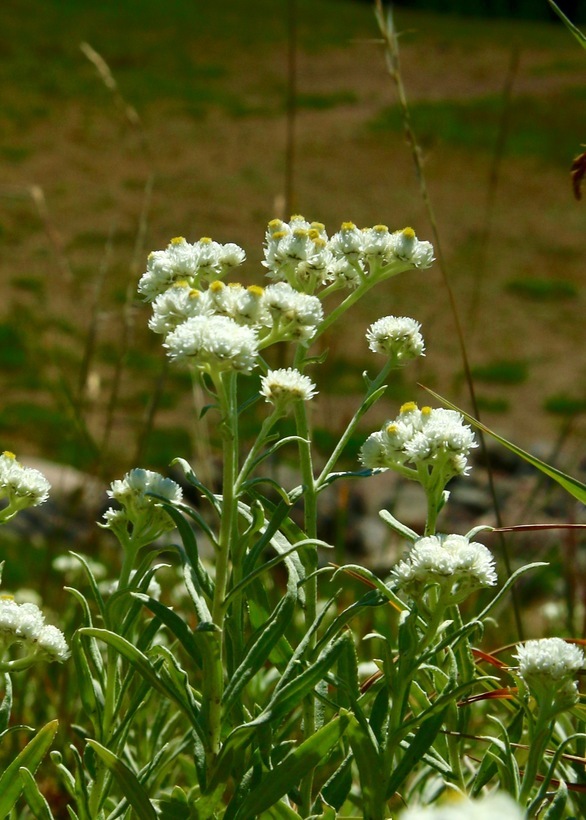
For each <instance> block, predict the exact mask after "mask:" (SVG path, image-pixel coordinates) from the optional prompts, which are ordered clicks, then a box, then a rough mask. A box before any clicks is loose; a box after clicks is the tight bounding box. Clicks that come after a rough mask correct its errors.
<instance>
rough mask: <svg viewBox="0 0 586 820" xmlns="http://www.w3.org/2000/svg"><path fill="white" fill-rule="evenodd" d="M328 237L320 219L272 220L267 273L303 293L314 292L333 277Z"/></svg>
mask: <svg viewBox="0 0 586 820" xmlns="http://www.w3.org/2000/svg"><path fill="white" fill-rule="evenodd" d="M327 239H328V237H327V234H326V232H325V228H324V226H323V225H322V224H321V223H320V222H307V221H306V220H305V219H304V218H303V217H302V216H298V215H297V216H292V217H291V219H290V221H289V222H283V221H282V220H280V219H274V220H272V222H269V225H268V228H267V232H266V234H265V249H264V251H265V261H264V262H263V265H264V266H265V267H266V268H267V269H268V274H267V275H268V276H269V278H270V279H273V280H275V281H278V282H288V283H289V284H290V285H291V286H292V287H294V288H295V289H296V290H299V291H301V292H304V293H313V292H314V290H315V289H316V288H317V287H319V286H322V285H324V284H325V283H326V282H327V281H328V280H329V279H331V267H332V263H333V256H332V253H331V251H330V249H329V248H328V243H327Z"/></svg>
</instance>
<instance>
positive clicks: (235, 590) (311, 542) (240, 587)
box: [224, 538, 332, 605]
mask: <svg viewBox="0 0 586 820" xmlns="http://www.w3.org/2000/svg"><path fill="white" fill-rule="evenodd" d="M307 546H316V547H324V548H325V549H332V546H331V544H328V543H326V542H325V541H320V540H319V539H317V538H305V539H304V540H303V541H299V542H298V543H297V544H293V546H291V547H289V548H288V549H285V550H283V551H282V552H279V554H278V555H276V556H275V557H274V558H271V559H270V561H266V562H265V563H263V564H262V566H260V567H257V568H256V569H255V570H253V572H250V573H249V574H248V575H247V576H246V577H245V578H243V579H242V581H240V582H239V583H238V584H236V586H234V587H232V589H231V590H230V593H229V595H228V596H227V598H226V600H225V602H224V605H226V604H227V603H228V602H229V601H230V600H231V599H232V598H234V597H236V596H237V595H240V594H241V593H242V592H243V591H244V589H245V588H246V587H247V586H248V584H250V583H251V582H252V581H254V579H255V578H258V577H259V576H260V575H262V574H263V573H264V572H267V570H270V569H272V568H273V567H276V566H277V564H280V563H281V561H283V560H284V559H285V558H287V557H288V556H289V555H291V554H292V553H294V552H297V551H298V550H300V549H303V548H304V547H307Z"/></svg>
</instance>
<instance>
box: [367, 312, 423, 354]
mask: <svg viewBox="0 0 586 820" xmlns="http://www.w3.org/2000/svg"><path fill="white" fill-rule="evenodd" d="M420 329H421V325H420V324H419V322H416V321H415V319H411V318H409V317H408V316H383V317H382V318H381V319H378V320H377V321H376V322H374V323H373V324H372V325H371V326H370V327H369V328H368V331H367V333H366V340H367V342H368V346H369V348H370V349H371V350H372V352H373V353H382V354H383V355H385V356H389V357H393V358H394V359H395V361H396V363H397V364H406V363H407V362H409V361H411V360H412V359H415V358H417V356H423V355H424V351H425V344H424V342H423V336H422V335H421V333H420V332H419V331H420Z"/></svg>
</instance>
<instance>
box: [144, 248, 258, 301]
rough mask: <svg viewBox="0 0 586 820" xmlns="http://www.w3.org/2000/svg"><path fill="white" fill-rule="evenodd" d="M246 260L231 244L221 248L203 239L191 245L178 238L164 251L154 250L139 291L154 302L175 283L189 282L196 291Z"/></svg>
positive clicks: (240, 251)
mask: <svg viewBox="0 0 586 820" xmlns="http://www.w3.org/2000/svg"><path fill="white" fill-rule="evenodd" d="M245 258H246V254H245V253H244V251H243V250H242V248H241V247H239V246H238V245H235V244H234V243H232V242H230V243H228V244H226V245H221V244H220V243H219V242H214V241H213V240H212V239H210V238H209V237H207V236H204V237H202V238H201V239H200V240H199V241H198V242H194V243H193V244H191V243H189V242H187V240H186V239H184V237H182V236H178V237H175V239H172V240H171V242H170V243H169V245H168V246H167V248H166V249H165V250H164V251H153V252H152V253H151V254H150V255H149V258H148V260H147V269H146V272H145V273H144V274H143V275H142V277H141V279H140V282H139V283H138V290H139V292H140V293H141V294H142V295H143V296H144V298H145V299H146V300H147V301H149V302H152V301H153V299H155V298H156V297H157V296H158V295H159V294H161V293H164V292H165V291H166V290H168V289H169V288H170V287H172V286H173V285H174V284H175V283H176V282H179V281H186V282H187V283H188V284H189V285H190V286H191V287H193V288H197V287H201V285H204V284H208V283H209V282H213V281H214V280H216V279H221V278H222V277H223V276H225V275H226V273H228V271H230V270H232V268H235V267H237V266H238V265H241V264H242V262H244V259H245Z"/></svg>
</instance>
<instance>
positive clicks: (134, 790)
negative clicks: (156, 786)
mask: <svg viewBox="0 0 586 820" xmlns="http://www.w3.org/2000/svg"><path fill="white" fill-rule="evenodd" d="M88 746H90V747H91V748H92V749H93V750H94V751H95V753H96V754H97V755H98V757H99V758H100V760H101V761H102V763H104V765H105V766H106V767H107V769H108V770H109V771H111V772H112V775H113V776H114V779H115V780H116V782H117V783H118V785H119V786H120V788H121V790H122V793H123V794H124V796H125V797H126V799H127V800H128V802H129V803H130V805H131V806H132V808H133V809H134V810H135V812H136V813H137V815H138V817H139V818H140V820H157V812H156V811H155V809H154V807H153V804H152V803H151V801H150V800H149V797H148V794H147V793H146V791H145V790H144V788H143V787H142V786H141V784H140V783H139V781H138V778H137V777H136V775H135V774H134V772H133V771H132V770H131V769H129V768H128V766H127V765H126V764H125V763H123V762H122V761H121V760H120V758H119V757H117V756H116V755H115V754H113V752H111V751H110V750H109V749H106V747H105V746H102V744H101V743H98V742H97V741H96V740H88Z"/></svg>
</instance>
